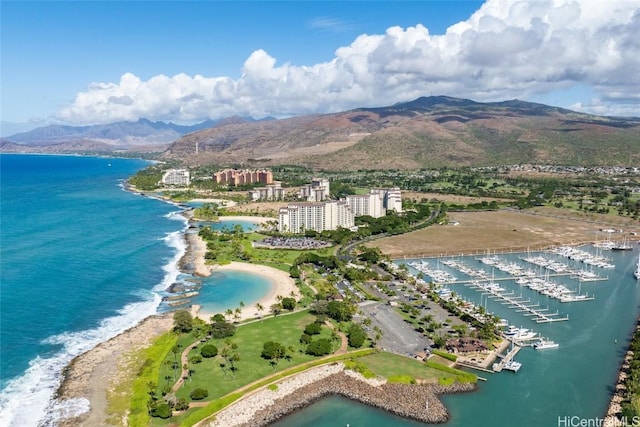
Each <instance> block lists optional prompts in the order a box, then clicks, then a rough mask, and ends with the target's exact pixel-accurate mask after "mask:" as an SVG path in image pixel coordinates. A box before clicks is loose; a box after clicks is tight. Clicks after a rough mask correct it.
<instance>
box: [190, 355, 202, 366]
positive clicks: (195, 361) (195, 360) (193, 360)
mask: <svg viewBox="0 0 640 427" xmlns="http://www.w3.org/2000/svg"><path fill="white" fill-rule="evenodd" d="M189 362H191V363H193V364H194V365H197V364H198V363H200V362H202V357H201V356H198V355H195V356H191V358H189Z"/></svg>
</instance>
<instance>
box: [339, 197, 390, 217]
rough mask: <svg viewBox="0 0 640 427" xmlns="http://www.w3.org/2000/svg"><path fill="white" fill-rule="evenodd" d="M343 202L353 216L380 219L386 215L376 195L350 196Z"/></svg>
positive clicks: (380, 199) (380, 200) (379, 198)
mask: <svg viewBox="0 0 640 427" xmlns="http://www.w3.org/2000/svg"><path fill="white" fill-rule="evenodd" d="M345 200H346V201H347V203H348V204H349V207H350V208H351V211H352V212H353V214H354V215H355V216H362V215H369V216H372V217H374V218H380V217H381V216H385V215H386V210H385V209H384V206H383V202H382V198H381V197H380V196H379V195H378V194H377V193H369V194H362V195H350V196H347V197H346V198H345Z"/></svg>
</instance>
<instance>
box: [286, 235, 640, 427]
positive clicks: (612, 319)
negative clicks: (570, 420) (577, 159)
mask: <svg viewBox="0 0 640 427" xmlns="http://www.w3.org/2000/svg"><path fill="white" fill-rule="evenodd" d="M585 248H588V247H585ZM591 250H593V249H591ZM638 250H640V246H634V250H633V251H623V252H604V254H605V255H606V256H607V257H610V258H611V259H612V260H613V262H614V263H615V266H616V267H615V269H613V270H603V269H596V271H597V272H598V273H600V274H601V275H606V276H608V280H607V281H601V282H583V283H582V284H581V285H580V284H579V282H577V281H576V280H573V279H570V278H569V277H558V278H553V280H555V281H557V282H560V283H563V284H566V285H567V286H568V287H570V288H572V289H575V290H578V289H579V288H580V291H581V292H582V293H588V294H590V295H594V296H595V300H593V301H584V302H572V303H560V302H559V301H557V300H554V299H551V298H549V297H546V296H543V295H540V294H538V293H537V292H535V291H532V290H530V289H528V288H526V287H522V286H520V285H518V284H516V283H515V282H514V281H500V285H501V286H503V287H505V288H507V289H509V290H513V291H514V292H516V294H520V293H522V295H523V297H525V298H530V299H531V301H532V303H537V302H539V303H540V306H541V307H546V306H547V305H548V306H549V308H550V310H551V311H552V312H555V311H556V310H558V311H559V312H560V314H566V315H568V316H569V320H568V321H565V322H557V323H547V324H536V323H535V322H534V321H533V320H531V319H530V318H529V317H525V316H523V315H522V313H517V312H515V310H513V309H509V308H507V306H506V305H502V304H500V303H498V302H497V301H494V300H492V299H488V300H487V298H482V297H481V294H480V292H479V291H477V290H473V289H471V288H469V287H466V286H464V285H461V284H459V285H450V286H449V287H450V289H451V290H452V291H454V292H456V293H458V294H459V295H461V296H462V297H463V298H465V299H467V300H469V301H472V302H474V303H475V304H480V303H481V298H482V304H486V308H487V310H488V311H490V312H493V313H495V314H497V315H499V316H500V317H503V318H505V319H507V320H509V322H510V324H513V325H515V326H518V327H524V328H528V329H532V330H534V331H535V332H538V333H539V334H540V335H542V336H544V337H548V338H549V339H551V340H554V341H556V342H557V343H559V344H560V348H558V349H554V350H545V351H536V350H534V349H533V348H523V349H522V350H521V351H520V352H519V353H518V354H517V356H516V358H515V360H517V361H519V362H521V363H522V368H521V369H520V371H519V372H518V373H515V374H514V373H512V372H510V371H503V372H501V373H499V374H489V373H486V374H484V373H481V374H480V375H481V376H483V377H486V378H487V380H488V381H486V382H480V383H479V387H478V390H477V391H476V392H474V393H469V394H459V395H450V396H445V397H444V398H443V401H444V403H445V405H446V406H447V408H448V409H449V412H450V413H451V420H450V421H449V422H448V423H447V424H445V425H446V426H448V427H463V426H464V427H468V426H474V427H476V426H477V427H501V426H505V427H507V426H514V425H517V426H521V427H547V426H549V427H556V426H558V425H559V424H558V422H559V421H558V420H559V417H560V418H561V419H564V417H574V416H575V417H579V419H580V420H582V419H584V420H589V419H591V420H595V419H596V418H598V417H602V416H603V415H604V413H605V412H606V408H607V406H608V404H609V399H610V397H611V394H612V391H613V387H614V386H615V383H616V380H617V375H618V369H619V366H620V363H621V361H622V359H623V357H624V354H625V352H626V350H627V347H628V343H629V337H630V335H631V333H632V332H633V329H634V327H635V324H636V320H637V318H638V316H639V315H640V284H639V283H638V282H637V281H636V280H635V278H634V277H633V271H634V269H635V265H636V262H637V260H638ZM522 255H526V254H508V255H507V254H505V255H500V257H501V258H503V259H508V260H513V261H518V262H519V263H521V264H523V265H526V264H525V263H524V261H519V260H518V257H519V256H522ZM546 256H549V257H554V258H557V259H558V260H559V261H563V262H565V263H567V264H570V265H573V266H575V267H576V268H580V263H577V262H575V261H572V260H569V259H567V258H562V257H556V256H554V255H550V254H547V255H546ZM462 259H463V260H464V261H465V263H466V264H467V265H469V266H473V267H476V268H480V267H483V268H485V270H486V271H488V272H490V271H491V267H488V266H484V265H482V264H480V263H479V262H478V261H477V260H476V259H475V257H464V258H462ZM407 261H410V260H407ZM429 261H430V262H431V265H432V266H434V267H435V265H436V261H435V260H429ZM439 268H441V269H443V270H447V271H450V272H452V273H453V274H454V275H456V276H457V278H458V279H459V280H462V279H466V278H467V277H466V276H464V275H463V274H462V273H459V272H456V271H454V270H451V269H449V268H448V267H447V266H444V265H442V264H440V266H439ZM503 276H506V273H501V272H499V271H497V270H496V272H495V277H496V278H499V277H503ZM351 411H353V412H351ZM380 417H381V415H380V411H378V410H376V409H373V408H368V407H366V406H363V405H361V404H357V403H355V402H350V401H348V400H345V399H340V398H333V397H332V398H327V399H324V400H322V401H320V402H318V403H316V404H315V405H313V406H311V407H308V408H305V409H304V410H302V411H299V412H297V413H296V414H293V415H291V416H290V417H287V418H285V419H283V420H281V421H280V422H278V423H276V424H274V425H276V426H278V427H293V426H300V425H309V426H314V427H329V426H344V425H347V424H349V425H350V426H351V427H355V426H370V425H376V424H374V423H376V422H377V420H378V419H379V418H380ZM307 419H308V420H310V421H309V422H306V420H307ZM301 420H304V421H305V422H304V423H301ZM380 425H388V426H389V425H393V426H402V427H405V426H407V427H408V426H415V425H416V423H415V422H412V421H408V420H403V419H399V418H393V419H389V420H388V421H385V423H384V424H380ZM560 425H562V424H560Z"/></svg>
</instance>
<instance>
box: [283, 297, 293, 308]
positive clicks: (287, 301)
mask: <svg viewBox="0 0 640 427" xmlns="http://www.w3.org/2000/svg"><path fill="white" fill-rule="evenodd" d="M282 308H284V309H285V310H289V311H292V310H293V309H294V308H296V299H295V298H291V297H286V298H282Z"/></svg>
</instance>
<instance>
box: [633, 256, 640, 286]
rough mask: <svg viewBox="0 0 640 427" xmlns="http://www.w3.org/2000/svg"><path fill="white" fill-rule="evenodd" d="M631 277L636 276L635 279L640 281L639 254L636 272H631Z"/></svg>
mask: <svg viewBox="0 0 640 427" xmlns="http://www.w3.org/2000/svg"><path fill="white" fill-rule="evenodd" d="M633 275H634V276H636V279H638V280H640V254H638V265H637V266H636V271H634V272H633Z"/></svg>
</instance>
